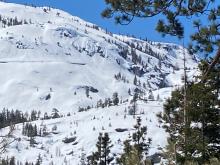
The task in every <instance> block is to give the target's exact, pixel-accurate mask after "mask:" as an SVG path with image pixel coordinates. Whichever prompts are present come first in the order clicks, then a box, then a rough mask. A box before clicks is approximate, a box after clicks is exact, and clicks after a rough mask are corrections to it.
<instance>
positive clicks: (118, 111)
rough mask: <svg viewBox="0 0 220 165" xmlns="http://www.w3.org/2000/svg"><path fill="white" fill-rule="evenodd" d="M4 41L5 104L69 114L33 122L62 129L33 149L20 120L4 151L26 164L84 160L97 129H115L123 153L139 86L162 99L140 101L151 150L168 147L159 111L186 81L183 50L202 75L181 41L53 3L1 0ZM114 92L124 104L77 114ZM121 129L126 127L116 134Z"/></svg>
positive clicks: (1, 79) (0, 60) (1, 99)
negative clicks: (132, 33)
mask: <svg viewBox="0 0 220 165" xmlns="http://www.w3.org/2000/svg"><path fill="white" fill-rule="evenodd" d="M0 45H1V46H0V87H1V90H0V109H2V108H4V107H6V108H8V109H19V110H21V111H23V112H26V111H29V112H30V111H31V110H33V109H35V110H40V111H41V112H42V113H41V114H44V112H49V113H50V112H51V110H52V109H53V108H56V109H58V110H59V112H60V113H61V114H63V115H66V114H67V113H70V114H71V116H70V117H65V116H64V117H62V118H60V119H55V120H45V121H40V120H38V121H36V122H34V124H35V123H36V124H37V126H38V127H42V126H43V125H46V126H47V127H48V128H47V129H48V130H51V129H52V127H53V126H54V125H56V126H57V127H58V131H57V133H58V134H52V133H51V134H50V135H49V136H46V137H37V138H36V141H37V143H38V145H37V146H35V147H29V142H28V140H29V139H28V138H27V137H26V136H23V135H21V131H22V125H19V124H18V125H16V131H15V135H14V136H15V137H17V138H18V137H20V138H21V141H16V142H14V143H12V144H11V145H10V147H9V148H8V152H7V153H5V155H4V156H5V157H7V156H13V155H15V156H16V158H17V159H18V160H20V161H22V162H24V161H26V160H28V161H35V160H36V158H37V156H38V154H41V155H42V157H43V162H44V163H43V164H45V165H46V164H49V163H50V162H52V161H53V162H56V163H57V165H60V164H63V162H66V161H67V162H69V164H71V163H73V164H74V165H75V164H79V159H80V158H79V157H80V154H81V150H82V148H83V149H84V152H85V154H86V155H88V154H90V153H91V152H92V151H94V150H95V143H96V139H97V136H98V133H99V132H109V134H110V137H111V139H112V143H113V144H114V147H113V151H112V153H114V154H118V153H120V152H121V151H122V141H123V140H124V139H126V138H127V137H128V134H129V133H131V132H132V131H133V129H132V125H133V124H134V123H135V119H134V118H133V117H132V116H129V115H127V112H126V111H125V109H128V107H129V104H130V103H129V101H130V99H131V98H132V97H133V96H132V95H133V91H134V90H138V91H139V92H140V94H141V97H142V98H143V100H144V99H146V98H148V97H149V95H153V96H154V97H155V98H156V97H157V96H159V98H160V99H159V101H155V102H152V101H150V102H148V103H146V102H144V101H139V102H138V107H139V108H138V113H137V114H139V115H140V114H141V116H142V120H143V124H144V125H147V126H148V132H149V134H148V136H149V137H151V138H152V137H153V141H152V146H151V149H150V154H153V153H155V152H158V148H163V147H164V146H165V145H166V137H167V135H166V133H165V132H164V130H163V129H162V128H161V127H160V123H158V121H157V118H156V114H157V113H158V112H161V111H162V105H163V102H162V101H163V100H164V99H165V98H167V97H169V96H170V92H171V91H172V89H173V88H175V87H176V86H180V85H181V83H182V82H181V76H182V73H183V54H185V57H186V59H187V64H186V65H187V68H189V70H190V71H189V73H188V75H189V77H193V75H194V74H196V73H197V59H196V57H195V56H194V55H190V54H189V53H188V52H187V50H186V49H183V47H181V46H179V45H175V44H169V43H159V42H152V41H143V40H139V39H135V38H132V37H128V36H121V35H116V34H112V33H111V32H108V31H105V30H103V29H101V28H100V27H98V26H97V25H94V24H91V23H88V22H85V21H83V20H81V19H80V18H78V17H74V16H71V15H69V14H68V13H65V12H63V11H61V10H58V9H51V8H48V7H29V6H23V5H17V4H10V3H3V2H0ZM135 77H136V80H137V81H134V79H135ZM134 83H135V84H134ZM128 91H130V94H128ZM114 92H117V93H118V95H119V98H120V100H121V101H122V102H123V103H121V104H120V105H119V106H114V107H107V108H103V109H102V108H98V109H96V108H91V109H90V110H89V111H87V112H78V109H79V107H87V106H90V107H95V106H96V105H97V101H99V100H100V99H102V100H103V101H104V100H105V98H111V97H112V94H113V93H114ZM126 115H127V117H125V116H126ZM94 116H95V118H94ZM76 123H77V124H76ZM110 123H111V124H110ZM110 125H111V126H110ZM94 127H95V130H94ZM116 128H126V129H127V131H126V132H124V133H118V132H116V131H115V129H116ZM1 131H4V130H1ZM1 131H0V133H3V132H1ZM74 131H76V136H77V144H75V146H72V144H71V145H67V144H65V145H64V144H63V142H62V140H63V139H64V138H65V137H69V136H73V132H74ZM88 135H89V136H88ZM161 137H162V138H161ZM119 139H120V141H121V142H119ZM29 150H30V151H31V153H33V154H30V151H29ZM72 151H73V152H72ZM60 153H62V154H60ZM70 153H71V154H70ZM56 163H54V164H56ZM64 164H65V163H64ZM66 164H68V163H66Z"/></svg>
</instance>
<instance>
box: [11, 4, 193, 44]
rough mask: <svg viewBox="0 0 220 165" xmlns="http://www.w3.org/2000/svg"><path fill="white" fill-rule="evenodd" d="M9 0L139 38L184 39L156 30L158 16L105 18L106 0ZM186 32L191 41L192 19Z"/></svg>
mask: <svg viewBox="0 0 220 165" xmlns="http://www.w3.org/2000/svg"><path fill="white" fill-rule="evenodd" d="M7 2H13V3H20V4H24V3H27V4H34V5H37V6H51V7H54V8H59V9H62V10H65V11H67V12H69V13H71V14H72V15H75V16H78V17H80V18H82V19H84V20H86V21H89V22H92V23H95V24H97V25H99V26H101V27H102V28H104V29H106V28H107V29H108V30H109V31H111V32H114V33H120V34H130V35H134V36H136V37H138V38H140V37H141V38H148V39H150V40H153V41H163V42H173V43H178V44H182V41H180V40H178V39H177V38H175V37H170V36H166V37H165V38H163V37H162V36H161V35H160V34H158V33H157V32H156V31H155V26H156V22H157V20H158V18H149V19H138V18H136V19H135V20H134V21H133V22H132V23H131V24H129V25H127V26H125V25H116V24H115V23H114V20H113V19H103V18H102V17H101V15H100V13H101V12H102V10H103V9H104V8H105V3H104V0H8V1H7ZM184 24H185V25H186V27H187V28H186V33H185V42H186V43H188V41H189V34H190V30H191V29H192V28H190V27H191V25H190V21H185V22H184Z"/></svg>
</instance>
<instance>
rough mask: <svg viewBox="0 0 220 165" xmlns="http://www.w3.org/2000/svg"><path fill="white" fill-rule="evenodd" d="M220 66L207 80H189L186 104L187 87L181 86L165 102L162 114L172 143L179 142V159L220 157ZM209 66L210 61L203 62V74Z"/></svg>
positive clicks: (202, 161)
mask: <svg viewBox="0 0 220 165" xmlns="http://www.w3.org/2000/svg"><path fill="white" fill-rule="evenodd" d="M219 66H220V65H219V64H217V65H216V67H215V68H213V69H212V71H211V72H210V75H209V76H208V77H207V82H206V83H204V82H202V81H199V82H190V83H187V85H186V100H187V102H186V104H183V103H184V97H183V96H184V95H183V94H184V89H183V88H181V89H177V90H176V91H173V92H172V97H171V98H170V99H168V100H167V102H166V103H165V105H164V113H163V115H162V116H161V118H162V119H163V121H164V127H165V129H166V131H167V132H168V133H169V134H170V140H171V143H174V144H175V145H176V153H177V155H176V159H177V162H181V163H184V162H186V161H189V160H194V161H197V162H198V163H200V164H202V163H205V162H207V161H208V160H209V159H210V158H212V157H216V158H219V157H220V154H219V153H220V147H219V146H218V145H217V144H219V143H220V139H219V138H218V137H219V136H220V132H219V131H218V130H220V125H219V123H220V110H219V108H218V107H219V96H218V95H219V91H218V89H219V87H220V86H219V84H218V81H219V79H218V76H219V71H220V67H219ZM207 67H208V64H206V63H201V65H200V69H201V75H200V76H199V77H200V78H202V77H203V76H204V75H203V74H204V70H206V68H207ZM184 110H185V111H186V113H184ZM185 116H186V117H185ZM186 119H187V120H186ZM168 125H169V126H168ZM180 152H183V153H184V154H179V153H180Z"/></svg>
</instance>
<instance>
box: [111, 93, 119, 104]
mask: <svg viewBox="0 0 220 165" xmlns="http://www.w3.org/2000/svg"><path fill="white" fill-rule="evenodd" d="M112 102H113V104H114V105H118V103H119V98H118V93H117V92H115V93H113V96H112Z"/></svg>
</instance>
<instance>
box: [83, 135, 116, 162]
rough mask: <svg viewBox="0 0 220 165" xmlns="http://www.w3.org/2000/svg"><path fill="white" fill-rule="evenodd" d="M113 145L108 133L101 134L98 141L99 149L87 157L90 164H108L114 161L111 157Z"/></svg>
mask: <svg viewBox="0 0 220 165" xmlns="http://www.w3.org/2000/svg"><path fill="white" fill-rule="evenodd" d="M111 147H112V145H111V141H110V138H109V135H108V133H105V134H104V135H103V134H102V133H100V134H99V137H98V141H97V143H96V148H97V151H96V152H93V153H92V155H90V156H88V157H87V160H88V161H87V162H88V164H89V165H108V164H109V163H110V162H111V161H112V159H113V158H112V157H110V148H111Z"/></svg>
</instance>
